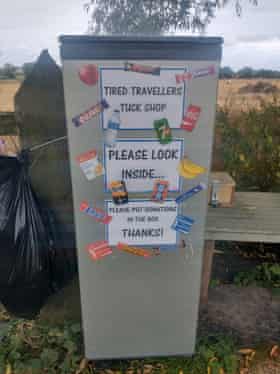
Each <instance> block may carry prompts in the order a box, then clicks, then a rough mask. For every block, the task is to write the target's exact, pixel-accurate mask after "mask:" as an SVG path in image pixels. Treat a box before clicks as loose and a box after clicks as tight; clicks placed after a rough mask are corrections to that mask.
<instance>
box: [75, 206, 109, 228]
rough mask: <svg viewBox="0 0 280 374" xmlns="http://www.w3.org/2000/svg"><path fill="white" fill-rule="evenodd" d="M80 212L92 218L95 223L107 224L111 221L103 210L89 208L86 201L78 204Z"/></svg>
mask: <svg viewBox="0 0 280 374" xmlns="http://www.w3.org/2000/svg"><path fill="white" fill-rule="evenodd" d="M80 211H81V212H84V213H86V214H87V215H88V216H90V217H92V218H93V219H94V220H95V221H97V222H100V223H104V224H105V225H107V224H109V223H110V222H111V221H112V218H113V217H112V216H109V215H108V214H107V213H106V212H105V211H104V210H103V209H100V208H95V207H90V206H89V204H88V202H87V201H83V202H82V203H81V204H80Z"/></svg>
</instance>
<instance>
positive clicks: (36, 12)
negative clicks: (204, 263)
mask: <svg viewBox="0 0 280 374" xmlns="http://www.w3.org/2000/svg"><path fill="white" fill-rule="evenodd" d="M0 2H1V3H2V2H3V3H2V4H1V12H0V66H1V65H3V64H4V63H7V62H10V63H13V64H15V65H22V64H23V63H24V62H30V61H34V60H35V59H36V58H37V57H38V55H39V54H40V51H41V50H42V49H48V50H49V52H50V54H51V55H52V56H53V57H54V58H55V59H56V60H57V61H58V62H59V61H60V59H59V42H58V36H59V35H61V34H84V33H85V32H86V30H87V25H88V15H87V13H86V12H85V10H84V7H83V5H84V3H85V2H86V0H39V1H38V0H10V1H7V0H0ZM232 3H233V0H232ZM242 3H243V14H242V16H241V17H238V16H237V15H236V13H235V10H234V6H233V5H231V4H229V5H228V6H226V7H225V8H223V9H222V10H219V11H218V12H217V14H216V18H215V19H213V20H212V22H211V24H210V25H209V26H208V29H207V33H206V34H207V36H208V35H209V36H222V37H223V38H224V52H223V61H222V65H223V66H226V65H227V66H231V67H232V68H234V69H240V68H241V67H244V66H251V67H253V68H267V69H276V70H280V26H279V23H280V1H279V0H259V5H258V7H255V6H253V5H252V4H250V3H249V0H243V1H242Z"/></svg>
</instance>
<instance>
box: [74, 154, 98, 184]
mask: <svg viewBox="0 0 280 374" xmlns="http://www.w3.org/2000/svg"><path fill="white" fill-rule="evenodd" d="M76 160H77V162H78V164H79V165H80V168H81V169H82V171H83V172H84V174H85V177H86V178H87V180H89V181H90V180H93V179H94V178H96V177H98V176H100V175H103V174H104V168H103V166H102V164H101V162H100V161H99V160H98V157H97V152H96V150H95V149H92V150H90V151H88V152H85V153H82V154H80V155H79V156H77V157H76Z"/></svg>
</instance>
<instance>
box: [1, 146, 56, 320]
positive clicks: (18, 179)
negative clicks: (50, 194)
mask: <svg viewBox="0 0 280 374" xmlns="http://www.w3.org/2000/svg"><path fill="white" fill-rule="evenodd" d="M28 166H29V165H28V152H22V153H21V154H20V155H19V156H18V157H6V156H0V302H1V303H2V304H3V305H4V306H5V308H6V309H7V310H8V311H9V312H10V313H12V314H14V315H16V316H18V317H26V318H32V317H34V316H36V314H37V313H38V312H39V311H40V309H41V307H42V305H43V304H44V302H45V301H46V299H47V297H48V296H49V295H50V294H51V293H52V292H53V291H54V288H53V285H54V284H55V274H54V271H53V269H54V268H55V264H54V263H53V259H55V258H56V257H57V256H56V254H55V251H54V249H53V242H52V236H51V233H50V231H49V227H50V225H49V223H48V220H47V216H46V215H45V213H44V212H43V210H42V208H41V207H40V205H39V202H38V200H37V198H36V196H35V194H34V192H33V190H32V187H31V184H30V179H29V175H28Z"/></svg>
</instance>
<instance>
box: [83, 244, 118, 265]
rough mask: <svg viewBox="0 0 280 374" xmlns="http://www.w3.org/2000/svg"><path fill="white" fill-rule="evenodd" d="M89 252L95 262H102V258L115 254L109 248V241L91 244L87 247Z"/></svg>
mask: <svg viewBox="0 0 280 374" xmlns="http://www.w3.org/2000/svg"><path fill="white" fill-rule="evenodd" d="M87 251H88V253H89V255H90V257H91V258H92V259H93V260H94V261H97V260H100V259H101V258H102V257H105V256H108V255H110V254H112V253H113V251H112V249H111V248H110V247H109V243H108V241H107V240H99V241H97V242H94V243H91V244H89V245H88V246H87Z"/></svg>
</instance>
